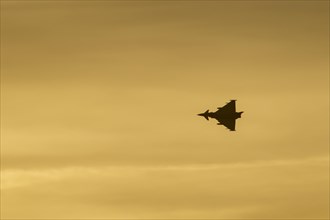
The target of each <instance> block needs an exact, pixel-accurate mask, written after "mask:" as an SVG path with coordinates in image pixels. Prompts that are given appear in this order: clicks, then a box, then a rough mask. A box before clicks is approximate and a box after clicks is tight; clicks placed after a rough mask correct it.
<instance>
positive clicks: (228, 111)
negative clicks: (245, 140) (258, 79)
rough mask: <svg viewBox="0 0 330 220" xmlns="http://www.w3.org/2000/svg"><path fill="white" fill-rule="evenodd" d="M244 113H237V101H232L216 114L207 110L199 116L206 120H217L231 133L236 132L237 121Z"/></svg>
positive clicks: (220, 108)
mask: <svg viewBox="0 0 330 220" xmlns="http://www.w3.org/2000/svg"><path fill="white" fill-rule="evenodd" d="M242 113H243V112H236V100H230V102H228V103H227V104H226V105H225V106H223V107H219V108H218V111H216V112H209V110H207V111H206V112H204V113H201V114H198V115H199V116H203V117H204V118H205V119H206V120H209V118H214V119H216V120H217V121H218V122H219V123H218V125H224V126H225V127H227V128H228V129H229V130H231V131H235V122H236V119H238V118H240V117H241V115H242Z"/></svg>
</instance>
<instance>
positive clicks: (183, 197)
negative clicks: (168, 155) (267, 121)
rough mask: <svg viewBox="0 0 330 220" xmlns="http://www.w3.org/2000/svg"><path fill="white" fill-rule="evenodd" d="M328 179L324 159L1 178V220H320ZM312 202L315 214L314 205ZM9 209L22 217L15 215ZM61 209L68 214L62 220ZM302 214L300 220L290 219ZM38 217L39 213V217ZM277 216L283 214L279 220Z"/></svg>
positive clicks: (17, 173)
mask: <svg viewBox="0 0 330 220" xmlns="http://www.w3.org/2000/svg"><path fill="white" fill-rule="evenodd" d="M327 174H328V158H310V159H304V160H293V161H291V160H284V161H260V162H254V163H240V164H239V163H238V164H225V165H224V164H212V165H203V164H196V165H188V166H105V167H104V166H99V167H65V168H59V169H45V170H35V169H32V170H4V171H3V172H2V177H3V178H2V181H3V182H2V186H3V187H4V188H3V189H2V191H3V194H2V195H3V196H2V201H3V210H4V214H3V215H4V217H7V218H13V217H15V218H22V217H25V218H26V217H31V218H37V217H38V216H39V217H40V216H41V217H40V218H50V217H54V216H55V217H57V218H69V217H72V216H73V217H75V218H88V217H92V216H93V217H94V218H96V217H101V216H102V218H114V217H116V218H117V217H118V218H128V217H134V218H158V217H159V218H175V217H177V218H181V217H186V218H197V217H200V218H206V217H208V218H209V217H210V218H244V217H246V216H250V217H252V218H265V216H267V217H272V215H273V217H274V216H278V217H280V218H291V217H292V218H300V217H301V218H302V217H306V216H308V217H313V218H317V217H325V216H326V213H327V208H326V207H327V199H326V195H327V193H328V187H327V181H328V177H327ZM311 186H312V187H311ZM314 200H315V201H318V206H314V205H313V204H314V203H313V202H312V201H314ZM15 201H16V205H13V202H15ZM17 201H20V202H19V203H17ZM28 201H29V202H28ZM26 202H27V204H26ZM22 205H24V206H25V208H22ZM14 207H15V209H20V210H23V211H21V212H20V213H17V212H15V211H14V210H13V208H14ZM53 207H55V208H53ZM66 207H74V208H73V209H72V210H71V211H70V213H68V212H67V210H66ZM86 207H89V208H88V210H87V209H85V208H86ZM302 207H303V208H304V210H303V211H301V212H300V213H298V212H296V211H295V210H298V209H300V208H302ZM306 207H309V209H306ZM40 209H44V211H43V212H42V213H41V212H40ZM267 210H268V211H267ZM281 210H286V212H285V213H282V215H281V214H280V213H281ZM289 210H291V211H289ZM58 211H60V214H59V213H58ZM96 211H97V214H94V213H96ZM37 213H38V214H37Z"/></svg>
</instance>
